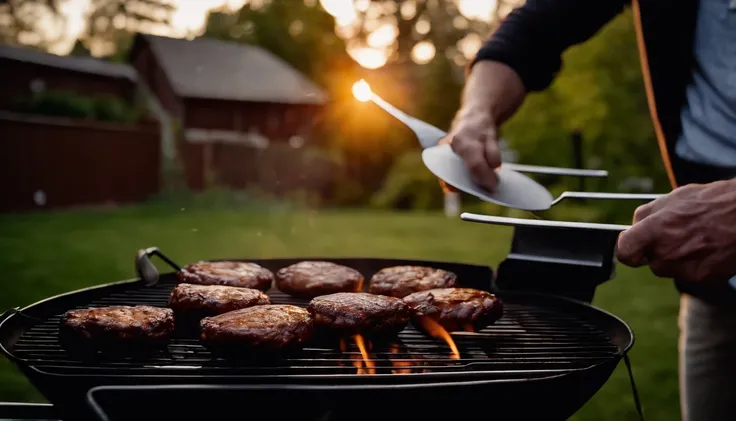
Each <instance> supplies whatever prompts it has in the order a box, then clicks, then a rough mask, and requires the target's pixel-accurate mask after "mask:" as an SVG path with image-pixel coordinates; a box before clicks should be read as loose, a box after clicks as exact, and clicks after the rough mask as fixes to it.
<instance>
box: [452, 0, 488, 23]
mask: <svg viewBox="0 0 736 421" xmlns="http://www.w3.org/2000/svg"><path fill="white" fill-rule="evenodd" d="M457 7H458V9H459V10H460V13H461V14H462V15H463V16H465V17H466V18H468V19H474V20H481V21H486V22H487V21H490V20H491V15H492V14H493V10H494V9H495V8H496V0H458V4H457Z"/></svg>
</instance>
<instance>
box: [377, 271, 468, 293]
mask: <svg viewBox="0 0 736 421" xmlns="http://www.w3.org/2000/svg"><path fill="white" fill-rule="evenodd" d="M456 284H457V276H456V275H455V274H454V273H452V272H448V271H446V270H442V269H435V268H431V267H426V266H394V267H388V268H384V269H381V270H379V271H378V272H376V274H375V275H373V277H372V278H371V285H370V287H369V289H368V292H370V293H372V294H380V295H389V296H391V297H397V298H404V297H406V296H407V295H409V294H411V293H414V292H419V291H426V290H429V289H435V288H452V287H454V286H455V285H456Z"/></svg>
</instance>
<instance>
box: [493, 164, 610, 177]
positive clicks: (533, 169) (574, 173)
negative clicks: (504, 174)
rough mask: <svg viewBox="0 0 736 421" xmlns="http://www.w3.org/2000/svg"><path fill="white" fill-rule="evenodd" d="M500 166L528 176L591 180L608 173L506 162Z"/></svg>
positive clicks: (604, 171) (606, 175)
mask: <svg viewBox="0 0 736 421" xmlns="http://www.w3.org/2000/svg"><path fill="white" fill-rule="evenodd" d="M502 165H503V166H504V167H508V168H510V169H512V170H514V171H518V172H523V173H528V174H547V175H565V176H570V177H591V178H593V177H594V178H606V177H608V171H606V170H586V169H578V168H558V167H545V166H540V165H524V164H513V163H508V162H504V163H503V164H502Z"/></svg>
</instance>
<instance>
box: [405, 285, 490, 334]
mask: <svg viewBox="0 0 736 421" xmlns="http://www.w3.org/2000/svg"><path fill="white" fill-rule="evenodd" d="M404 302H406V303H407V304H408V305H409V307H410V309H411V313H412V320H413V321H414V322H415V325H417V327H418V328H422V320H423V319H424V318H426V317H429V318H431V319H432V320H434V321H436V322H437V323H439V324H440V325H441V326H442V327H444V328H445V329H446V330H447V331H449V332H452V331H458V330H470V329H471V328H472V330H474V331H477V330H480V329H483V328H484V327H486V326H488V325H490V324H493V323H495V322H496V320H498V319H500V318H501V316H502V315H503V302H502V301H501V300H500V299H498V298H497V297H496V296H495V295H493V294H491V293H490V292H487V291H481V290H478V289H472V288H438V289H431V290H428V291H420V292H415V293H413V294H410V295H407V296H406V297H404Z"/></svg>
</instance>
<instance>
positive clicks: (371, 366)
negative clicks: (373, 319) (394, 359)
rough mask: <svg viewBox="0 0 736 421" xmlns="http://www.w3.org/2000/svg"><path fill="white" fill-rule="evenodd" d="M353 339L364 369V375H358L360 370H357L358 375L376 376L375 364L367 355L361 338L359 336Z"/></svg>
mask: <svg viewBox="0 0 736 421" xmlns="http://www.w3.org/2000/svg"><path fill="white" fill-rule="evenodd" d="M353 339H354V340H355V344H356V345H358V349H359V350H360V356H361V357H363V364H364V365H365V368H366V370H365V372H364V373H360V370H358V374H376V364H375V363H374V362H373V361H372V360H371V358H370V355H368V349H367V348H366V346H365V341H364V340H363V337H362V336H361V335H355V336H353Z"/></svg>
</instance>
